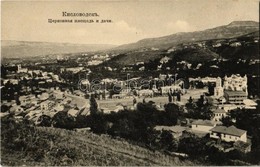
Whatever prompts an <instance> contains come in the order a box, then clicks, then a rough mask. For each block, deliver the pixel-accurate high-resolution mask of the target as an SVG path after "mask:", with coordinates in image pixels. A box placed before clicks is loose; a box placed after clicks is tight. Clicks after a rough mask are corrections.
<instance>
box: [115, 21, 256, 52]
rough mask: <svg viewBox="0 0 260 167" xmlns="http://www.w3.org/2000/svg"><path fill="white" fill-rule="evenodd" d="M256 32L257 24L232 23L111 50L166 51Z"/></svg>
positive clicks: (145, 40) (245, 22) (248, 22)
mask: <svg viewBox="0 0 260 167" xmlns="http://www.w3.org/2000/svg"><path fill="white" fill-rule="evenodd" d="M256 31H259V23H258V22H255V21H233V22H231V23H230V24H228V25H224V26H219V27H216V28H211V29H206V30H203V31H195V32H181V33H176V34H172V35H168V36H163V37H158V38H147V39H142V40H140V41H138V42H136V43H130V44H125V45H121V46H118V47H116V48H114V49H112V50H134V49H140V48H151V47H156V48H163V49H166V48H167V47H171V46H173V45H177V44H181V43H186V42H192V41H201V40H210V39H221V38H234V37H238V36H242V35H245V34H249V33H252V32H256Z"/></svg>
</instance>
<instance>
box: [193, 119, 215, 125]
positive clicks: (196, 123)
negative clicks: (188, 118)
mask: <svg viewBox="0 0 260 167" xmlns="http://www.w3.org/2000/svg"><path fill="white" fill-rule="evenodd" d="M191 124H192V125H204V126H215V125H216V124H215V123H214V122H213V121H210V120H202V119H198V120H195V121H193V122H192V123H191Z"/></svg>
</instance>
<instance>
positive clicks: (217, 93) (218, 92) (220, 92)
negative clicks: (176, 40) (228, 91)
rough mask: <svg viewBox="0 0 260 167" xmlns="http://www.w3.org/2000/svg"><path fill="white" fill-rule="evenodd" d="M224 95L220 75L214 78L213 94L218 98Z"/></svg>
mask: <svg viewBox="0 0 260 167" xmlns="http://www.w3.org/2000/svg"><path fill="white" fill-rule="evenodd" d="M223 95H224V88H223V87H222V80H221V78H220V77H218V78H217V79H216V87H215V88H214V96H215V97H217V98H219V97H222V96H223Z"/></svg>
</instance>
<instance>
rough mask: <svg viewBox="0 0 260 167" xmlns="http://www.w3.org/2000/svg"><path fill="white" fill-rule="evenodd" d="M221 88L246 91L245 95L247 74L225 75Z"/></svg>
mask: <svg viewBox="0 0 260 167" xmlns="http://www.w3.org/2000/svg"><path fill="white" fill-rule="evenodd" d="M223 88H224V90H230V91H243V92H246V96H247V76H246V75H245V76H244V77H241V76H240V75H239V74H237V75H234V74H233V75H231V76H230V77H227V76H225V78H224V84H223Z"/></svg>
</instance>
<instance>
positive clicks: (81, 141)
mask: <svg viewBox="0 0 260 167" xmlns="http://www.w3.org/2000/svg"><path fill="white" fill-rule="evenodd" d="M37 131H38V134H39V135H38V137H43V138H44V136H46V135H50V136H54V139H50V141H49V142H50V146H43V147H45V148H44V149H46V151H45V152H46V154H45V155H44V159H43V160H41V161H34V160H32V159H31V158H30V156H28V155H26V152H16V153H12V154H8V153H9V151H5V150H2V156H1V157H2V158H1V159H2V165H48V166H50V165H73V166H75V165H77V166H79V165H81V166H82V165H84V166H89V165H91V166H93V165H94V166H102V165H105V166H116V165H120V166H122V165H127V166H136V165H142V166H144V165H156V166H164V165H174V166H175V165H177V166H180V165H196V163H194V162H191V161H188V160H184V161H181V160H179V158H177V157H173V156H169V155H165V154H163V153H160V152H157V151H155V152H153V151H150V150H148V149H145V148H142V147H139V146H136V145H131V144H129V143H128V142H126V141H124V140H118V139H112V138H111V137H109V136H107V135H101V136H99V135H96V134H93V133H91V132H85V133H83V132H75V131H69V130H65V129H57V128H45V127H39V128H37ZM64 150H65V151H64ZM66 150H67V151H66ZM68 150H69V151H68ZM53 152H55V153H53ZM56 152H60V153H58V154H57V153H56ZM57 155H58V156H59V157H57Z"/></svg>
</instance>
